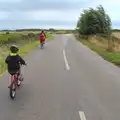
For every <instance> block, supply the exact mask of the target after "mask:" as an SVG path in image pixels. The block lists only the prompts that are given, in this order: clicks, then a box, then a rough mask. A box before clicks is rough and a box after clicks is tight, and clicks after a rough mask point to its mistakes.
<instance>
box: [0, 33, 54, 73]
mask: <svg viewBox="0 0 120 120" xmlns="http://www.w3.org/2000/svg"><path fill="white" fill-rule="evenodd" d="M39 33H40V31H37V32H36V31H1V32H0V75H1V74H3V73H4V72H5V71H6V64H5V58H6V56H7V55H8V54H9V47H10V45H12V44H16V45H18V46H19V47H20V51H19V54H20V55H21V56H23V57H24V56H25V55H26V54H27V53H28V52H30V51H31V50H32V49H33V48H36V47H38V45H39ZM46 33H47V40H49V39H53V36H52V35H51V34H49V33H48V32H46Z"/></svg>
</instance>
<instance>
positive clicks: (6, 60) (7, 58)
mask: <svg viewBox="0 0 120 120" xmlns="http://www.w3.org/2000/svg"><path fill="white" fill-rule="evenodd" d="M8 61H9V56H7V57H6V59H5V63H6V64H7V63H8Z"/></svg>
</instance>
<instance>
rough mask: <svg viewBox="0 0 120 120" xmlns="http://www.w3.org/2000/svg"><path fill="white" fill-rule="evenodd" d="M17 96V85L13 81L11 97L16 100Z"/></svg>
mask: <svg viewBox="0 0 120 120" xmlns="http://www.w3.org/2000/svg"><path fill="white" fill-rule="evenodd" d="M15 96H16V84H15V81H13V82H12V84H11V86H10V97H11V98H12V99H14V98H15Z"/></svg>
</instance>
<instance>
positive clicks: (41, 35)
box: [40, 31, 46, 48]
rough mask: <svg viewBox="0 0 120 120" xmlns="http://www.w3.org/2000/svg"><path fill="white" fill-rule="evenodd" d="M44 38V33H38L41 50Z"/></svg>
mask: <svg viewBox="0 0 120 120" xmlns="http://www.w3.org/2000/svg"><path fill="white" fill-rule="evenodd" d="M45 38H46V34H45V33H44V31H42V32H41V33H40V46H41V48H42V44H45Z"/></svg>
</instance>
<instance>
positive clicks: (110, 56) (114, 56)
mask: <svg viewBox="0 0 120 120" xmlns="http://www.w3.org/2000/svg"><path fill="white" fill-rule="evenodd" d="M81 42H82V43H83V44H85V45H87V46H88V47H89V48H90V49H91V50H93V51H95V52H96V53H97V54H99V55H100V56H102V57H103V58H104V59H105V60H107V61H109V62H112V63H113V64H115V65H120V53H119V52H108V51H107V50H106V49H105V48H101V47H99V46H97V45H96V44H94V43H92V42H90V40H81Z"/></svg>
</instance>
